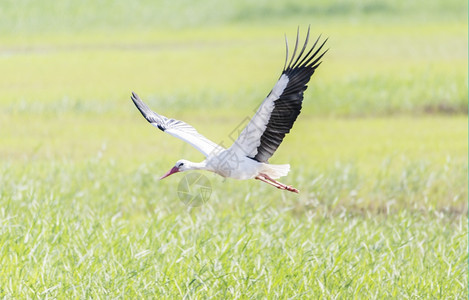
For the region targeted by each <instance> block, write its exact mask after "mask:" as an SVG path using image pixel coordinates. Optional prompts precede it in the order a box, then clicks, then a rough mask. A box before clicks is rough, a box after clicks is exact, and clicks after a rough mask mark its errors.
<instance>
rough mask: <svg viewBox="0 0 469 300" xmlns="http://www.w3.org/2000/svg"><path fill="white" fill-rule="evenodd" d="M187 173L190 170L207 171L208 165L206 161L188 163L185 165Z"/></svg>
mask: <svg viewBox="0 0 469 300" xmlns="http://www.w3.org/2000/svg"><path fill="white" fill-rule="evenodd" d="M184 167H185V171H188V170H207V163H206V162H205V160H204V161H202V162H199V163H197V162H192V161H187V162H186V163H184Z"/></svg>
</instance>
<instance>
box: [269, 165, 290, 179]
mask: <svg viewBox="0 0 469 300" xmlns="http://www.w3.org/2000/svg"><path fill="white" fill-rule="evenodd" d="M288 172H290V165H288V164H287V165H269V164H264V165H263V170H262V173H264V174H266V175H268V176H269V177H270V178H272V179H277V178H280V177H283V176H287V174H288Z"/></svg>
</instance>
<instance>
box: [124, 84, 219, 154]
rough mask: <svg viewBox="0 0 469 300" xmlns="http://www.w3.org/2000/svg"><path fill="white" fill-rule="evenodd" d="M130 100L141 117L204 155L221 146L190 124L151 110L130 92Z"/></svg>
mask: <svg viewBox="0 0 469 300" xmlns="http://www.w3.org/2000/svg"><path fill="white" fill-rule="evenodd" d="M132 101H133V102H134V104H135V106H137V108H138V110H139V111H140V112H141V113H142V115H143V117H144V118H145V119H147V121H148V122H150V124H151V125H153V126H155V127H156V128H158V129H160V130H161V131H164V132H166V133H169V134H170V135H172V136H174V137H177V138H179V139H181V140H183V141H184V142H186V143H189V144H191V145H192V146H193V147H194V148H195V149H197V150H199V151H200V152H201V153H202V154H203V155H205V157H208V156H209V155H210V154H211V153H213V151H214V150H215V149H216V148H217V147H221V146H219V145H217V144H215V143H214V142H212V141H211V140H209V139H207V138H206V137H204V136H203V135H201V134H200V133H198V132H197V130H196V129H195V128H194V127H192V126H191V125H189V124H187V123H185V122H183V121H179V120H175V119H169V118H166V117H165V116H162V115H159V114H157V113H155V112H154V111H152V110H151V109H150V108H149V107H148V106H147V105H146V104H145V103H143V101H142V100H140V98H139V97H138V96H137V94H135V93H134V92H132Z"/></svg>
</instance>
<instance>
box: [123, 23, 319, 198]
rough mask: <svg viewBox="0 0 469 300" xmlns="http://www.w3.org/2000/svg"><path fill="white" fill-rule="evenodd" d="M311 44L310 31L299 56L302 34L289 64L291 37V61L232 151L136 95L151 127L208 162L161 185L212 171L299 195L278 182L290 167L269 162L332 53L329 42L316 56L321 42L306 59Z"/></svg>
mask: <svg viewBox="0 0 469 300" xmlns="http://www.w3.org/2000/svg"><path fill="white" fill-rule="evenodd" d="M308 38H309V28H308V33H307V35H306V41H305V43H304V46H303V48H302V49H301V51H300V52H299V54H298V56H296V52H297V49H298V40H299V30H298V31H297V36H296V44H295V49H294V50H293V55H292V56H291V59H290V61H289V62H288V58H289V55H288V41H287V39H286V37H285V43H286V59H285V64H284V67H283V71H282V74H281V76H280V78H279V80H278V81H277V83H276V84H275V86H274V88H273V89H272V91H271V92H270V93H269V95H268V96H267V98H265V100H264V101H263V102H262V104H261V105H260V107H259V109H258V110H257V112H256V113H255V115H254V116H253V117H252V118H251V120H250V121H249V123H248V125H247V126H246V127H245V128H244V130H243V131H242V132H241V133H240V135H239V137H238V139H237V140H236V141H235V142H234V144H233V145H232V146H231V147H230V148H228V149H225V148H223V147H222V146H220V145H217V144H216V143H214V142H212V141H211V140H209V139H207V138H206V137H204V136H203V135H201V134H200V133H198V132H197V130H196V129H195V128H194V127H192V126H190V125H189V124H187V123H185V122H183V121H179V120H176V119H169V118H166V117H164V116H162V115H159V114H157V113H155V112H153V111H152V110H151V109H150V108H148V106H147V105H146V104H145V103H143V102H142V100H140V98H139V97H138V96H137V94H135V93H133V92H132V101H133V102H134V103H135V105H136V106H137V108H138V110H139V111H140V112H141V113H142V115H143V116H144V117H145V119H146V120H147V121H148V122H150V123H151V125H153V126H155V127H157V128H158V129H160V130H161V131H164V132H166V133H169V134H170V135H172V136H174V137H177V138H179V139H181V140H183V141H185V142H187V143H189V144H191V145H192V146H193V147H194V148H196V149H197V150H199V151H200V152H201V153H202V154H203V155H204V156H205V157H206V159H205V160H204V161H202V162H200V163H195V162H191V161H188V160H185V159H181V160H178V161H177V162H176V164H175V165H174V167H173V168H172V169H171V170H169V171H168V172H167V173H166V174H165V175H163V176H162V177H161V178H160V179H163V178H165V177H168V176H169V175H171V174H175V173H177V172H182V171H188V170H208V171H211V172H214V173H217V174H219V175H221V176H223V177H230V178H235V179H242V180H244V179H251V178H254V179H258V180H261V181H263V182H266V183H268V184H271V185H273V186H275V187H276V188H279V189H282V190H287V191H290V192H295V193H298V192H299V191H298V190H297V189H296V188H294V187H292V186H288V185H285V184H283V183H280V182H278V181H277V180H275V179H277V178H279V177H282V176H286V175H287V174H288V172H289V171H290V165H288V164H286V165H271V164H269V163H268V160H269V158H270V157H271V156H272V155H273V154H274V152H275V150H277V148H278V146H279V145H280V143H282V140H283V138H284V137H285V134H287V133H289V132H290V129H291V128H292V126H293V123H294V122H295V120H296V118H297V117H298V115H299V114H300V111H301V105H302V102H303V93H304V91H305V90H306V88H307V85H306V84H307V83H308V82H309V80H310V78H311V76H312V75H313V73H314V71H315V70H316V68H317V67H318V66H319V65H320V64H321V62H320V59H321V58H322V57H323V55H324V54H325V53H326V52H327V50H326V51H323V52H322V53H321V54H320V51H321V49H322V47H323V46H324V44H325V43H326V41H327V39H326V40H325V41H324V42H323V43H322V44H321V45H320V46H319V47H318V48H317V50H316V51H314V52H313V50H314V49H315V48H316V45H317V43H318V41H319V38H318V39H317V40H316V42H315V43H314V44H313V46H312V47H311V49H310V50H309V51H308V52H307V53H306V54H305V55H303V54H304V53H305V49H306V47H307V44H308ZM287 63H288V64H287Z"/></svg>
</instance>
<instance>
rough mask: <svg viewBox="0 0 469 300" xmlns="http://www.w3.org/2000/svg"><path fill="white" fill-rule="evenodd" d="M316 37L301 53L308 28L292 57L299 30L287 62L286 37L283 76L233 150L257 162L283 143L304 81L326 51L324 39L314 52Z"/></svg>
mask: <svg viewBox="0 0 469 300" xmlns="http://www.w3.org/2000/svg"><path fill="white" fill-rule="evenodd" d="M319 38H320V37H319ZM319 38H318V39H317V40H316V42H315V43H314V44H313V46H312V47H311V49H310V50H309V51H308V52H307V53H306V55H304V56H303V54H304V52H305V49H306V47H307V45H308V39H309V27H308V33H307V35H306V41H305V44H304V46H303V48H302V49H301V51H300V53H299V54H298V56H297V57H296V58H295V55H296V51H297V50H298V40H299V30H298V32H297V36H296V44H295V49H294V50H293V55H292V56H291V59H290V62H288V58H289V56H288V41H287V39H286V38H285V43H286V48H287V51H286V52H287V54H286V59H285V65H284V67H283V72H282V75H281V76H280V78H279V80H278V81H277V83H276V84H275V86H274V88H273V89H272V91H271V92H270V94H269V95H268V96H267V98H266V99H265V100H264V101H263V102H262V104H261V106H260V107H259V109H258V110H257V112H256V114H255V115H254V117H252V119H251V120H250V122H249V123H248V125H247V126H246V127H245V128H244V130H243V131H242V132H241V133H240V135H239V137H238V139H237V140H236V141H235V143H234V144H233V146H231V148H232V149H233V150H235V151H242V152H243V154H245V155H246V156H248V157H250V158H252V159H255V160H257V161H259V162H267V161H268V159H269V158H270V157H271V156H272V155H273V154H274V152H275V150H277V148H278V146H279V145H280V143H282V141H283V138H284V137H285V134H287V133H289V132H290V129H291V128H292V126H293V123H294V122H295V120H296V118H297V117H298V115H299V114H300V111H301V105H302V102H303V93H304V91H305V90H306V88H307V87H308V86H307V85H306V84H307V83H308V82H309V80H310V78H311V76H312V75H313V73H314V71H315V70H316V68H317V67H318V66H319V65H320V64H321V62H320V59H321V58H322V57H323V55H324V54H325V53H326V52H327V50H326V51H323V52H322V53H321V54H320V51H321V49H322V48H323V46H324V44H325V43H326V41H327V39H326V40H325V41H324V42H323V43H322V44H321V45H320V46H319V47H318V48H317V50H316V51H314V53H313V50H314V49H315V48H316V45H317V43H318V41H319ZM287 63H288V65H287Z"/></svg>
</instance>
